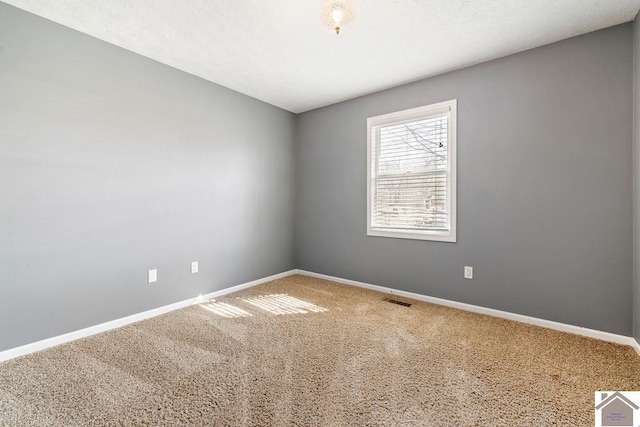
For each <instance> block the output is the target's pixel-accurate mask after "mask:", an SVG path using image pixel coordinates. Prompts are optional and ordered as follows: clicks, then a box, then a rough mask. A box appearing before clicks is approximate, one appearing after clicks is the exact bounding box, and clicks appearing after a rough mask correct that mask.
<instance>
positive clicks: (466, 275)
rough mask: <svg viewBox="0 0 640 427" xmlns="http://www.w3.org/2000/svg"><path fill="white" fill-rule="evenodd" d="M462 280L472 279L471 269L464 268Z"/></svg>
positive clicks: (466, 266)
mask: <svg viewBox="0 0 640 427" xmlns="http://www.w3.org/2000/svg"><path fill="white" fill-rule="evenodd" d="M464 278H465V279H473V267H469V266H468V265H465V266H464Z"/></svg>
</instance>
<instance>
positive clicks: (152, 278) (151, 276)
mask: <svg viewBox="0 0 640 427" xmlns="http://www.w3.org/2000/svg"><path fill="white" fill-rule="evenodd" d="M147 281H148V282H149V283H153V282H157V281H158V270H156V269H153V270H149V271H147Z"/></svg>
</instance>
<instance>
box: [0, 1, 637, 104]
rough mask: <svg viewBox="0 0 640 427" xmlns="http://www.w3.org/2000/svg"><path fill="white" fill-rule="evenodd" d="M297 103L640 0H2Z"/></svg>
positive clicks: (627, 17)
mask: <svg viewBox="0 0 640 427" xmlns="http://www.w3.org/2000/svg"><path fill="white" fill-rule="evenodd" d="M3 1H5V2H6V3H9V4H11V5H14V6H16V7H19V8H21V9H24V10H26V11H29V12H32V13H35V14H36V15H40V16H42V17H45V18H48V19H50V20H52V21H55V22H58V23H60V24H63V25H66V26H68V27H71V28H73V29H76V30H79V31H82V32H83V33H86V34H90V35H92V36H94V37H97V38H99V39H102V40H105V41H107V42H109V43H113V44H115V45H117V46H120V47H123V48H125V49H128V50H131V51H133V52H136V53H139V54H140V55H144V56H147V57H149V58H152V59H155V60H156V61H159V62H161V63H164V64H167V65H171V66H173V67H175V68H178V69H180V70H183V71H186V72H188V73H191V74H194V75H196V76H200V77H202V78H204V79H207V80H210V81H212V82H215V83H218V84H220V85H223V86H226V87H228V88H231V89H234V90H236V91H238V92H241V93H244V94H246V95H249V96H252V97H255V98H257V99H260V100H262V101H265V102H268V103H269V104H273V105H276V106H278V107H281V108H284V109H286V110H289V111H292V112H294V113H299V112H303V111H307V110H311V109H314V108H318V107H322V106H324V105H329V104H332V103H335V102H339V101H343V100H346V99H349V98H353V97H356V96H360V95H364V94H367V93H371V92H375V91H378V90H381V89H385V88H389V87H392V86H397V85H399V84H402V83H407V82H410V81H415V80H419V79H421V78H424V77H429V76H433V75H436V74H440V73H443V72H446V71H450V70H454V69H458V68H462V67H466V66H469V65H472V64H476V63H479V62H483V61H487V60H490V59H494V58H498V57H501V56H505V55H509V54H511V53H515V52H519V51H523V50H526V49H530V48H533V47H536V46H541V45H544V44H548V43H551V42H554V41H558V40H562V39H565V38H568V37H572V36H576V35H579V34H584V33H587V32H590V31H594V30H598V29H601V28H605V27H609V26H612V25H616V24H620V23H623V22H628V21H631V20H633V19H634V17H635V15H636V14H637V13H638V9H640V0H354V3H355V7H356V10H357V17H356V20H355V22H354V23H352V24H351V25H350V26H347V27H346V28H344V29H343V32H342V33H341V34H340V35H336V34H335V33H332V32H330V31H328V30H326V29H324V28H323V27H322V26H321V25H320V20H319V9H320V5H321V4H322V2H323V1H324V0H189V1H180V0H135V1H134V0H55V1H53V0H3Z"/></svg>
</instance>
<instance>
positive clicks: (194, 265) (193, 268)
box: [191, 261, 198, 274]
mask: <svg viewBox="0 0 640 427" xmlns="http://www.w3.org/2000/svg"><path fill="white" fill-rule="evenodd" d="M197 272H198V261H193V262H192V263H191V274H195V273H197Z"/></svg>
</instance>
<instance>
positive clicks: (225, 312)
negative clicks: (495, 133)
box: [200, 301, 253, 318]
mask: <svg viewBox="0 0 640 427" xmlns="http://www.w3.org/2000/svg"><path fill="white" fill-rule="evenodd" d="M200 307H202V308H204V309H206V310H209V311H211V312H212V313H215V314H217V315H218V316H222V317H227V318H231V317H249V316H253V315H252V314H251V313H249V312H248V311H245V310H243V309H241V308H238V307H236V306H233V305H231V304H228V303H226V302H215V301H209V302H205V303H203V304H200Z"/></svg>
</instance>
